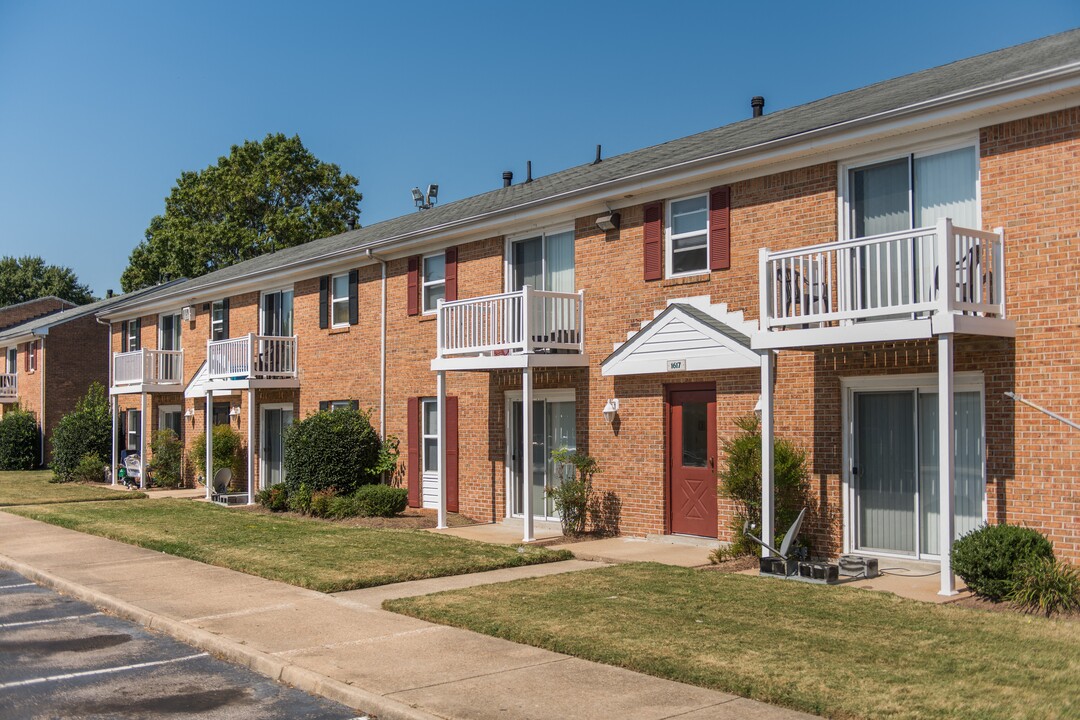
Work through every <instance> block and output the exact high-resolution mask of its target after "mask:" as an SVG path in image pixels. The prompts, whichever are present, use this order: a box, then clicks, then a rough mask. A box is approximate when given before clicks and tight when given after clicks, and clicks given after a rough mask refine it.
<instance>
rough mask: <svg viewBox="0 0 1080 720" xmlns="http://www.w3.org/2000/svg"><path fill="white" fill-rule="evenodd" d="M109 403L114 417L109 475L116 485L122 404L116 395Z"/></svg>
mask: <svg viewBox="0 0 1080 720" xmlns="http://www.w3.org/2000/svg"><path fill="white" fill-rule="evenodd" d="M109 401H110V402H109V406H110V407H109V410H110V411H111V412H110V414H111V415H112V444H111V447H112V462H111V463H110V464H109V473H110V475H111V476H112V484H113V485H115V484H116V450H117V444H118V443H117V438H116V428H117V425H118V424H119V419H120V418H119V414H120V407H119V406H120V402H119V398H117V397H116V396H115V395H113V396H112V397H110V398H109Z"/></svg>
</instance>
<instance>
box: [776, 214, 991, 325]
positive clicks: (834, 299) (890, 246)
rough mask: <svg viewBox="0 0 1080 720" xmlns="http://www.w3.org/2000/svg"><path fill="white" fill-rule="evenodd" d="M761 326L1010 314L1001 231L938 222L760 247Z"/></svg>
mask: <svg viewBox="0 0 1080 720" xmlns="http://www.w3.org/2000/svg"><path fill="white" fill-rule="evenodd" d="M759 272H760V285H759V288H760V293H761V297H760V302H761V317H762V318H763V323H762V328H761V329H762V330H782V329H784V328H791V327H834V326H838V325H850V324H853V323H856V322H862V321H869V320H875V319H894V320H895V319H901V318H905V317H925V316H927V315H931V314H934V313H959V314H965V315H978V316H983V317H997V318H1003V317H1005V263H1004V247H1003V243H1002V236H1001V232H1000V230H999V231H998V232H986V231H983V230H971V229H968V228H960V227H954V226H953V224H952V222H951V221H950V220H947V219H946V220H941V221H940V222H938V224H937V225H935V226H933V227H925V228H919V229H916V230H905V231H903V232H896V233H888V234H885V235H875V236H873V237H865V238H856V239H854V240H844V241H842V242H830V243H823V244H821V245H813V246H811V247H804V248H798V249H795V250H784V251H780V252H769V251H768V250H764V249H763V250H761V252H760V269H759Z"/></svg>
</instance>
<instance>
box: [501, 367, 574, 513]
mask: <svg viewBox="0 0 1080 720" xmlns="http://www.w3.org/2000/svg"><path fill="white" fill-rule="evenodd" d="M504 395H505V397H504V401H503V403H504V406H505V412H504V413H503V418H504V420H503V421H504V422H505V425H504V427H505V429H506V430H505V432H506V457H505V458H504V463H503V465H504V467H505V469H506V485H505V487H506V495H505V498H506V502H505V505H506V512H505V516H506V518H507V519H510V518H520V517H522V516H521V515H520V514H515V513H514V502H513V498H514V495H513V493H514V465H513V459H512V457H511V450H512V449H513V442H512V437H511V433H510V430H511V428H512V427H513V426H512V425H511V422H513V418H512V417H511V415H512V413H513V410H514V402H515V401H516V402H521V401H522V391H521V390H507V391H506V392H505V394H504ZM576 395H577V392H576V391H575V390H574V388H555V389H551V390H534V391H533V398H532V399H533V402H536V401H537V400H543V401H545V402H572V403H575V406H574V407H575V412H576V409H577V405H576V403H577V397H576ZM524 411H525V408H524V407H523V408H522V412H524ZM575 422H576V418H575ZM574 437H575V438H576V437H577V428H576V427H575V428H574ZM522 462H525V458H522ZM533 517H538V518H541V519H543V520H544V521H552V522H554V521H556V520H558V518H551V517H548V516H547V515H537V514H536V510H535V508H534V509H533Z"/></svg>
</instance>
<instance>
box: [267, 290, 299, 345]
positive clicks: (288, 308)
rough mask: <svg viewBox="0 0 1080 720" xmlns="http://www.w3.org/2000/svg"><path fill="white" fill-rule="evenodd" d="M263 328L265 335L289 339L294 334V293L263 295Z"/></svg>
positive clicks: (280, 291) (269, 293)
mask: <svg viewBox="0 0 1080 720" xmlns="http://www.w3.org/2000/svg"><path fill="white" fill-rule="evenodd" d="M261 316H262V317H261V319H260V321H259V322H260V323H261V327H262V334H263V335H274V336H278V337H288V336H291V335H292V334H293V291H292V290H291V289H289V290H275V291H274V292H268V293H263V296H262V313H261Z"/></svg>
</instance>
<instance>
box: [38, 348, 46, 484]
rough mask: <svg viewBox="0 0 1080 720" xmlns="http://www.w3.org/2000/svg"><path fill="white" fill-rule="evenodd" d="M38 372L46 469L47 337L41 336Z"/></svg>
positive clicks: (42, 448)
mask: <svg viewBox="0 0 1080 720" xmlns="http://www.w3.org/2000/svg"><path fill="white" fill-rule="evenodd" d="M36 371H37V373H38V380H39V383H38V384H39V385H41V467H45V421H46V419H47V417H46V414H45V336H44V335H42V336H41V346H40V347H39V348H38V361H37V367H36Z"/></svg>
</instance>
